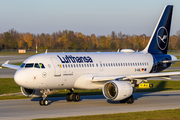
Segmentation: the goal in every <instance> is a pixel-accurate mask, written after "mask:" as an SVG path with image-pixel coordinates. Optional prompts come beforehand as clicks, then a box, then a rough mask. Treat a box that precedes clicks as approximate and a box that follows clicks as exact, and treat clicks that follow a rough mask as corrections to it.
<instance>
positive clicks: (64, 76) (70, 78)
mask: <svg viewBox="0 0 180 120" xmlns="http://www.w3.org/2000/svg"><path fill="white" fill-rule="evenodd" d="M24 63H25V64H28V63H30V64H31V63H33V64H35V63H38V64H40V63H42V64H43V65H44V66H45V68H35V67H27V68H26V67H23V68H19V69H18V70H17V72H16V74H15V76H14V78H15V82H16V83H17V84H18V85H20V86H22V87H25V88H29V89H71V88H80V89H101V88H102V84H93V83H90V82H91V81H88V80H87V81H85V80H84V81H83V80H80V83H82V85H85V86H82V87H77V86H78V85H81V84H79V83H78V85H77V83H76V82H77V80H79V79H86V76H85V77H82V76H83V75H87V76H88V75H89V76H91V75H95V74H96V75H130V74H131V75H132V74H145V73H149V72H150V71H151V69H152V66H153V58H152V55H151V54H148V53H143V52H138V53H122V52H114V53H112V52H102V53H100V52H99V53H98V52H97V53H91V52H89V53H48V54H38V55H35V56H32V57H30V58H28V59H27V60H25V61H24ZM87 79H88V78H87ZM83 82H85V83H83ZM88 82H89V83H90V84H91V85H89V87H88V84H89V83H88ZM75 84H76V85H75Z"/></svg>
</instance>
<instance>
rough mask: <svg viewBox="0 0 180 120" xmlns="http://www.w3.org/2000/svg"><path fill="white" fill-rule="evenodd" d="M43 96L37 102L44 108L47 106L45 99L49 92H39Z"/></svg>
mask: <svg viewBox="0 0 180 120" xmlns="http://www.w3.org/2000/svg"><path fill="white" fill-rule="evenodd" d="M40 92H41V93H42V94H43V95H42V98H43V99H41V100H40V101H39V105H41V106H42V105H44V106H47V105H48V103H49V102H48V100H47V99H46V98H47V93H48V92H49V90H41V91H40Z"/></svg>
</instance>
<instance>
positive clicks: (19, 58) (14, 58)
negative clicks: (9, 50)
mask: <svg viewBox="0 0 180 120" xmlns="http://www.w3.org/2000/svg"><path fill="white" fill-rule="evenodd" d="M30 56H32V55H0V65H1V64H3V63H5V62H6V61H7V60H9V63H20V62H23V61H24V60H26V59H27V58H29V57H30Z"/></svg>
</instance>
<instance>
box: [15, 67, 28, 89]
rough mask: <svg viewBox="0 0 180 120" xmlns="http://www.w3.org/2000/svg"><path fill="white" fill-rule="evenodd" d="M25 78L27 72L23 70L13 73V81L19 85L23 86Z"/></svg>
mask: <svg viewBox="0 0 180 120" xmlns="http://www.w3.org/2000/svg"><path fill="white" fill-rule="evenodd" d="M25 78H27V74H26V73H25V72H24V71H21V70H18V71H16V73H15V75H14V81H15V82H16V84H18V85H19V86H23V85H24V84H25V81H26V80H25Z"/></svg>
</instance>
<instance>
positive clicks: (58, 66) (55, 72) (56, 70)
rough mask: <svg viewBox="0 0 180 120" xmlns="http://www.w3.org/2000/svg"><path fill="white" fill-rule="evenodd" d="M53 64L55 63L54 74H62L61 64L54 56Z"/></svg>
mask: <svg viewBox="0 0 180 120" xmlns="http://www.w3.org/2000/svg"><path fill="white" fill-rule="evenodd" d="M51 60H52V62H53V65H54V76H55V77H60V76H61V68H60V64H59V61H58V59H57V58H55V57H52V58H51Z"/></svg>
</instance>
